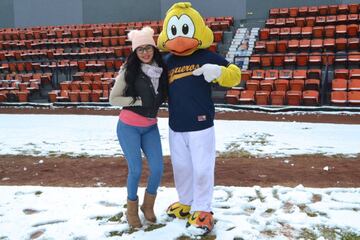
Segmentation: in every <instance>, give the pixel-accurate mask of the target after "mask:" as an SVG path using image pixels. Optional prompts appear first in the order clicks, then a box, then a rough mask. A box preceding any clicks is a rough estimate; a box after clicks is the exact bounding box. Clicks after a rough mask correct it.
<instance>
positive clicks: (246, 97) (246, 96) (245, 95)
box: [239, 90, 255, 104]
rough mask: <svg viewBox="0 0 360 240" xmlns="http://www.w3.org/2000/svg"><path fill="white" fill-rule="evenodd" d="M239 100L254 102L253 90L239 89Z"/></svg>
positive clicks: (247, 102)
mask: <svg viewBox="0 0 360 240" xmlns="http://www.w3.org/2000/svg"><path fill="white" fill-rule="evenodd" d="M239 102H240V103H241V104H254V103H255V91H252V90H243V91H241V93H240V98H239Z"/></svg>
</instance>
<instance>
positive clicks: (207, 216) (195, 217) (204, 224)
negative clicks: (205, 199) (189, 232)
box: [186, 211, 214, 234]
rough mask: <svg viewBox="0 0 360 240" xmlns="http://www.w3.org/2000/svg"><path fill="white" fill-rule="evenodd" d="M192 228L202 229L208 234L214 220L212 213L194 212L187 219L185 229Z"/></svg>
mask: <svg viewBox="0 0 360 240" xmlns="http://www.w3.org/2000/svg"><path fill="white" fill-rule="evenodd" d="M189 226H194V227H197V228H201V229H204V230H205V231H206V232H205V234H208V233H209V232H211V231H212V230H213V228H214V218H213V213H212V212H202V211H196V212H194V213H193V214H191V216H190V217H189V219H188V221H187V223H186V227H189Z"/></svg>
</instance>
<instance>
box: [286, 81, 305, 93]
mask: <svg viewBox="0 0 360 240" xmlns="http://www.w3.org/2000/svg"><path fill="white" fill-rule="evenodd" d="M304 85H305V81H304V80H303V79H292V80H290V81H289V86H290V90H292V91H302V90H303V89H304Z"/></svg>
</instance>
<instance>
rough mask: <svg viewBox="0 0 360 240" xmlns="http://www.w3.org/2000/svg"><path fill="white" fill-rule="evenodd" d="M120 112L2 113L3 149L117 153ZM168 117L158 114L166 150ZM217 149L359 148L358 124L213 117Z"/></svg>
mask: <svg viewBox="0 0 360 240" xmlns="http://www.w3.org/2000/svg"><path fill="white" fill-rule="evenodd" d="M117 119H118V118H117V116H91V115H13V114H10V115H7V114H2V115H1V117H0V132H1V135H0V142H1V143H2V147H1V149H0V155H5V154H14V155H17V154H25V155H37V156H47V155H61V154H67V155H72V156H80V155H88V156H94V155H101V156H119V155H121V154H122V151H121V149H120V147H119V143H118V140H117V137H116V123H117ZM167 121H168V119H167V118H159V129H160V134H161V139H162V145H163V153H164V155H169V154H170V152H169V146H168V124H167ZM215 132H216V150H217V151H218V152H224V151H228V149H231V150H242V151H248V152H249V153H251V154H252V155H257V156H264V155H267V156H286V155H294V154H316V153H321V154H328V155H332V154H347V155H353V154H357V153H359V152H360V141H359V139H358V136H360V125H350V124H322V123H300V122H281V121H279V122H265V121H226V120H216V121H215Z"/></svg>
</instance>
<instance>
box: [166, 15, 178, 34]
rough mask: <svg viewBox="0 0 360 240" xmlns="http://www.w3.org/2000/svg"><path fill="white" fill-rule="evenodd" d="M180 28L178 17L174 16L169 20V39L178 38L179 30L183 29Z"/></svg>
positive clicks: (167, 31) (167, 30)
mask: <svg viewBox="0 0 360 240" xmlns="http://www.w3.org/2000/svg"><path fill="white" fill-rule="evenodd" d="M178 26H179V19H178V18H177V17H176V16H172V17H171V18H170V19H169V22H168V24H167V29H166V33H167V35H168V38H169V39H173V38H176V37H177V34H178V32H179V31H178V29H181V28H179V27H178Z"/></svg>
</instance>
